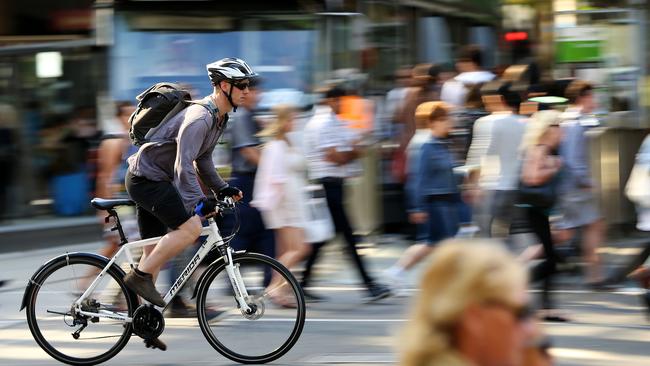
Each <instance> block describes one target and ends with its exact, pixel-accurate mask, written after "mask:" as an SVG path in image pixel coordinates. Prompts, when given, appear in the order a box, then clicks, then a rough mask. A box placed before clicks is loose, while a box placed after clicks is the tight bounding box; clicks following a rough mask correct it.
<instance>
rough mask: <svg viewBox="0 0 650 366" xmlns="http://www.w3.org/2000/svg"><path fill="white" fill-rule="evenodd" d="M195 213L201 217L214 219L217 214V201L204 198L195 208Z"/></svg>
mask: <svg viewBox="0 0 650 366" xmlns="http://www.w3.org/2000/svg"><path fill="white" fill-rule="evenodd" d="M194 213H195V214H197V215H199V216H201V217H206V218H208V217H212V216H214V215H216V214H217V201H215V200H213V199H208V198H204V199H202V200H201V201H199V203H197V204H196V206H195V207H194Z"/></svg>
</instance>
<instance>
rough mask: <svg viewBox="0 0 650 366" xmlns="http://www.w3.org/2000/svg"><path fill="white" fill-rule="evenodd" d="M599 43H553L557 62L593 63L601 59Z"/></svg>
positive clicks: (592, 41)
mask: <svg viewBox="0 0 650 366" xmlns="http://www.w3.org/2000/svg"><path fill="white" fill-rule="evenodd" d="M601 46H602V44H601V41H599V40H591V41H564V42H556V43H555V60H556V61H557V62H594V61H599V60H600V58H601V53H600V50H601Z"/></svg>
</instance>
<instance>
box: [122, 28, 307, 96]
mask: <svg viewBox="0 0 650 366" xmlns="http://www.w3.org/2000/svg"><path fill="white" fill-rule="evenodd" d="M137 19H138V17H137V16H133V17H129V18H127V17H124V16H118V17H117V19H116V21H117V26H116V39H115V46H114V47H113V49H112V51H111V57H110V58H111V61H110V62H111V95H112V97H113V98H114V99H127V100H129V99H133V98H134V97H135V95H137V94H138V93H140V92H141V91H142V90H144V89H146V88H147V87H149V86H150V85H152V84H154V83H156V82H160V81H173V82H181V83H187V84H189V85H191V86H192V88H193V89H194V91H195V92H196V95H195V97H199V96H203V95H207V94H209V93H210V92H211V91H212V89H211V86H210V83H209V82H208V79H207V76H206V75H207V74H206V71H205V65H206V64H208V63H210V62H213V61H215V60H218V59H220V58H223V57H239V58H242V59H244V60H246V61H247V62H248V63H249V64H250V65H251V67H252V68H253V69H254V70H255V71H257V72H259V73H260V74H261V75H262V76H263V78H264V80H265V82H264V87H265V89H268V90H274V89H291V90H296V91H300V92H307V91H310V90H311V89H312V88H313V85H312V84H313V81H312V80H313V74H314V70H313V64H314V62H313V59H314V52H315V51H314V49H315V41H316V39H315V31H314V30H313V29H312V23H311V22H310V21H305V20H303V21H300V20H295V21H293V22H285V21H283V19H281V18H278V19H276V20H274V19H273V18H270V19H269V18H267V19H252V20H248V19H246V20H241V21H239V23H238V24H237V25H234V24H232V23H231V22H229V21H227V20H224V21H223V22H224V27H226V28H228V29H224V30H223V31H220V32H216V31H214V30H211V29H208V30H205V29H199V30H190V31H187V30H160V29H158V30H148V29H137V28H135V26H136V25H137V21H135V20H137ZM283 24H285V25H286V26H284V27H283V26H282V25H283ZM162 26H163V25H161V27H162ZM230 26H232V27H230ZM235 28H236V29H235Z"/></svg>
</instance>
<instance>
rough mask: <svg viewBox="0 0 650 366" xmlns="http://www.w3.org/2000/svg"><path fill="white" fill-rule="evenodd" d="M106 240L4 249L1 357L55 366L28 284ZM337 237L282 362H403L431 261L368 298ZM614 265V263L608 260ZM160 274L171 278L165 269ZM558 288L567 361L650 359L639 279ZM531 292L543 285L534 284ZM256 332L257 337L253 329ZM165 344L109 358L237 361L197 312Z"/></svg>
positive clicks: (388, 250)
mask: <svg viewBox="0 0 650 366" xmlns="http://www.w3.org/2000/svg"><path fill="white" fill-rule="evenodd" d="M366 241H367V243H364V245H363V253H364V254H365V255H366V258H368V260H369V263H370V268H371V270H372V271H373V272H374V273H376V274H379V273H380V271H381V270H382V269H384V268H387V267H388V266H389V265H391V264H392V263H394V261H395V260H396V259H397V258H398V257H399V255H400V254H401V252H402V251H403V250H404V248H405V247H406V245H407V244H408V243H406V242H405V240H404V239H402V238H401V237H399V236H391V235H382V236H375V237H369V238H367V240H366ZM640 245H641V244H640V241H637V242H634V241H630V240H628V241H626V242H625V243H624V245H622V244H621V243H613V244H612V245H611V246H608V247H606V248H603V249H602V250H601V253H602V254H603V255H604V256H605V261H606V262H608V263H613V264H614V265H615V264H620V262H621V261H623V260H626V258H629V257H630V256H631V255H633V254H634V253H636V252H638V250H639V247H640ZM100 246H101V243H100V242H93V243H86V244H76V245H74V246H70V247H69V248H65V247H55V248H45V249H36V250H29V251H21V252H10V253H4V254H0V263H1V264H2V265H1V266H0V268H1V270H0V279H10V280H11V282H10V283H9V284H8V285H7V286H5V287H4V288H2V289H0V365H18V364H20V365H55V364H58V363H57V362H56V361H54V360H53V359H51V358H50V357H49V356H48V355H47V354H45V352H43V351H42V350H41V349H40V348H39V347H38V346H37V344H36V342H35V341H34V340H33V338H32V336H31V333H30V332H29V330H28V328H27V324H26V321H25V313H24V311H23V312H19V310H18V309H19V305H20V302H21V299H22V295H23V289H24V286H25V285H26V283H27V280H28V278H29V277H30V276H31V274H32V273H33V272H34V271H35V270H36V269H37V268H38V267H39V266H40V265H41V264H42V263H44V262H45V261H46V260H47V259H48V258H51V257H53V256H56V255H58V254H61V253H63V252H64V251H65V249H67V250H70V251H91V252H94V251H96V250H97V249H98V248H99V247H100ZM341 249H342V248H340V247H339V246H338V245H337V244H336V243H332V244H331V245H330V246H328V247H327V250H326V251H325V254H324V258H323V259H322V261H321V262H320V263H319V265H318V268H317V272H316V276H315V283H314V286H315V289H314V290H315V291H316V292H317V293H319V294H321V295H324V296H327V297H328V299H329V301H327V302H324V303H318V304H309V305H308V312H307V321H306V324H305V328H304V331H303V334H302V336H301V338H300V340H299V341H298V343H297V344H296V345H295V346H294V348H293V349H292V350H291V351H290V352H289V353H288V354H287V355H285V356H284V357H282V358H281V359H280V360H278V361H276V362H274V363H273V364H275V365H331V364H336V365H382V364H388V365H391V364H397V363H398V361H397V360H398V357H397V353H396V346H398V345H399V342H400V338H399V330H400V329H401V327H402V326H403V325H404V324H405V321H406V319H408V312H409V304H410V302H411V301H412V300H413V298H414V296H417V294H418V291H417V289H416V288H417V280H418V275H419V273H420V271H421V270H422V267H423V266H424V264H423V265H420V266H419V267H417V268H416V269H414V270H413V271H412V272H411V273H410V274H409V278H408V281H407V282H408V283H409V285H410V286H409V287H410V290H408V291H407V293H408V295H409V296H407V297H399V298H390V299H385V300H382V301H380V302H377V303H375V304H363V302H362V296H363V295H364V292H363V289H362V288H360V287H359V285H358V282H359V281H358V279H357V274H356V272H355V271H354V270H353V267H352V266H351V265H350V264H349V262H348V261H347V259H345V258H341V253H343V251H342V250H341ZM610 267H613V266H610ZM161 278H165V276H164V275H161ZM559 283H560V285H559V286H558V290H557V291H556V296H557V299H558V303H559V307H560V308H562V309H563V310H566V311H567V312H568V313H569V314H570V316H571V317H572V319H573V320H574V321H572V322H570V323H566V324H551V323H545V324H544V329H545V331H546V333H547V334H549V335H550V336H551V337H552V342H553V348H552V349H551V353H552V355H553V356H554V357H555V360H556V364H557V365H562V366H578V365H580V366H584V365H588V366H591V365H593V366H601V365H625V366H644V365H650V343H649V342H650V322H649V321H648V319H647V318H646V317H645V316H644V313H643V308H642V306H641V304H640V302H639V299H638V294H639V290H638V289H637V288H634V287H633V285H634V284H632V283H624V284H623V287H621V288H619V289H618V290H616V291H613V292H606V293H604V292H593V291H590V290H587V289H586V288H584V287H583V286H582V285H581V284H580V283H581V278H580V277H578V276H575V275H568V274H566V275H563V276H562V277H561V278H560V281H559ZM531 292H533V293H536V291H535V290H531ZM251 336H254V335H251ZM161 339H163V340H164V341H165V342H166V343H167V345H168V350H167V351H165V352H162V351H159V350H151V349H146V348H145V347H144V345H143V343H142V341H141V340H140V339H139V338H137V337H135V336H134V337H133V338H131V341H130V342H129V344H128V345H127V347H126V348H125V349H124V350H123V351H122V352H121V353H120V354H118V355H117V356H116V357H115V358H113V359H112V360H110V361H109V362H107V363H106V364H107V365H141V366H154V365H156V366H167V365H208V364H209V365H232V364H233V362H231V361H229V360H228V359H226V358H224V357H222V356H221V355H220V354H218V353H217V352H216V351H215V350H214V349H212V348H211V346H210V345H209V344H208V343H207V342H206V341H205V340H204V338H203V335H202V333H201V331H200V329H199V328H198V324H197V322H196V320H194V319H166V329H165V332H164V333H163V335H162V336H161Z"/></svg>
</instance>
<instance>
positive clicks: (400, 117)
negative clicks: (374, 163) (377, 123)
mask: <svg viewBox="0 0 650 366" xmlns="http://www.w3.org/2000/svg"><path fill="white" fill-rule="evenodd" d="M439 75H440V67H439V66H437V65H434V64H419V65H416V66H415V67H413V70H412V72H411V79H412V80H411V85H412V87H411V88H409V89H408V92H407V93H406V96H405V100H404V105H403V107H402V109H401V110H400V111H399V113H398V114H397V118H396V122H398V123H401V125H400V126H399V133H398V137H397V143H398V147H397V150H396V151H395V154H394V157H393V166H392V169H391V170H392V174H393V178H395V180H396V181H397V182H399V183H404V181H405V179H406V161H407V157H406V148H407V146H408V144H409V142H410V141H411V138H412V137H413V134H415V130H416V121H415V110H416V109H417V107H418V106H419V105H420V104H422V103H424V102H431V101H435V100H438V99H440V85H439V80H440V79H439Z"/></svg>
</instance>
